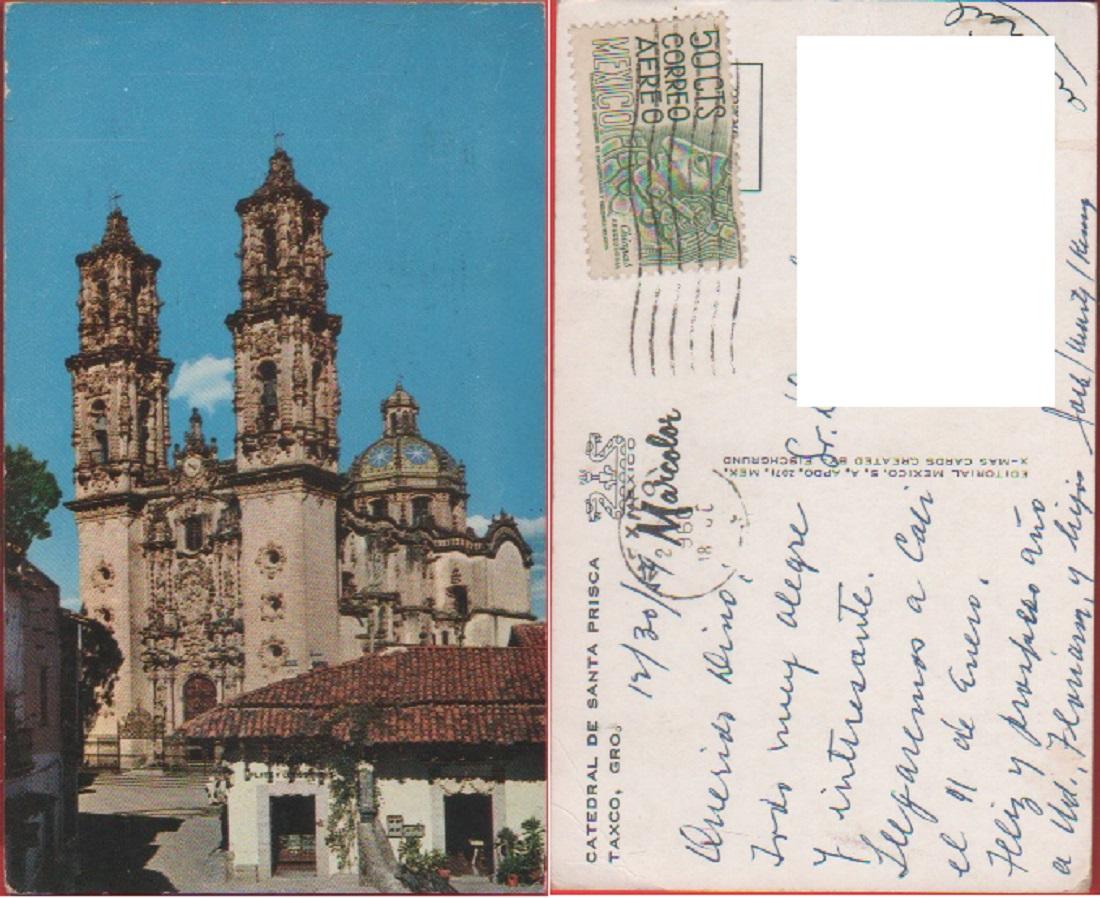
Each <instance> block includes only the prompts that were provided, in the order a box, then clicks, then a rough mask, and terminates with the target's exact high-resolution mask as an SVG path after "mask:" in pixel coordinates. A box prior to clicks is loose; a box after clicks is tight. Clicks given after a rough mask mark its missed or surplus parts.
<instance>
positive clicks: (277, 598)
mask: <svg viewBox="0 0 1100 898" xmlns="http://www.w3.org/2000/svg"><path fill="white" fill-rule="evenodd" d="M284 617H286V600H285V599H284V598H283V594H282V593H281V592H269V593H266V594H265V595H264V596H263V597H262V598H261V599H260V619H261V620H265V621H277V620H282V619H283V618H284Z"/></svg>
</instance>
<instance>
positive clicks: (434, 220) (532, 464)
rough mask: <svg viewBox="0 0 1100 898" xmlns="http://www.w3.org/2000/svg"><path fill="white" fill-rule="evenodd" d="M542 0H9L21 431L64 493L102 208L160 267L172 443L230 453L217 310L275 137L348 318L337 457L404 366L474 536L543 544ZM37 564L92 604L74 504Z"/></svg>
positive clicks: (9, 129) (17, 437)
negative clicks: (241, 208)
mask: <svg viewBox="0 0 1100 898" xmlns="http://www.w3.org/2000/svg"><path fill="white" fill-rule="evenodd" d="M544 28H545V23H544V17H543V9H542V6H541V5H526V4H523V5H519V4H502V5H488V4H478V5H466V4H463V5H435V4H430V5H408V6H404V5H373V4H367V5H362V6H360V5H342V4H340V5H300V6H298V5H283V4H279V5H271V6H264V5H240V6H224V5H194V6H192V5H169V4H157V5H144V4H142V5H138V4H133V5H131V4H122V5H117V6H99V5H84V4H76V5H68V6H63V5H56V6H55V5H45V4H24V5H18V6H14V7H8V8H7V36H6V44H7V47H6V49H7V62H8V67H9V68H8V74H7V86H8V90H9V95H8V98H7V102H6V107H5V157H4V159H5V165H4V170H5V172H4V173H5V192H6V206H5V243H6V246H5V251H6V268H5V273H6V296H5V307H4V315H5V328H4V331H5V337H4V340H5V346H4V351H5V360H4V374H5V396H4V402H5V410H4V415H5V421H4V427H5V438H6V440H7V441H8V442H10V443H23V444H25V445H27V446H28V447H29V448H30V449H31V450H32V451H33V452H34V453H35V454H36V455H37V456H39V457H40V458H45V459H46V460H47V461H48V463H49V466H50V469H51V470H52V471H53V472H54V474H55V476H56V477H57V479H58V482H59V484H60V485H61V488H62V490H63V492H64V496H65V498H66V499H68V498H71V496H72V454H71V452H72V450H71V445H70V435H71V434H70V431H71V406H70V382H69V375H68V372H67V371H66V370H65V367H64V359H65V357H66V356H67V355H70V354H71V353H73V352H75V351H76V343H77V330H76V327H77V314H76V295H77V286H78V280H77V271H76V266H75V264H74V261H73V259H74V256H75V255H76V254H77V253H79V252H82V251H84V250H86V249H89V248H90V247H91V246H92V245H93V244H94V243H96V242H97V241H98V240H99V238H100V236H101V235H102V233H103V224H104V220H105V217H106V214H107V211H108V208H109V205H108V197H109V196H110V194H112V193H115V192H117V193H121V194H122V199H121V206H122V209H123V211H124V212H125V214H126V215H127V217H128V218H129V220H130V226H131V229H132V231H133V233H134V237H135V239H136V240H137V242H138V243H139V244H140V245H141V246H142V247H143V249H145V250H146V252H150V253H152V254H153V255H155V256H157V257H158V258H160V259H161V261H162V263H163V265H162V268H161V270H160V278H159V287H160V295H161V299H162V300H163V301H164V308H163V309H162V311H161V328H162V345H161V351H162V354H163V355H166V356H167V357H169V358H171V359H173V360H174V361H175V362H176V372H175V374H174V375H173V393H172V401H171V403H170V413H171V427H172V438H173V441H174V442H175V441H181V440H182V434H183V430H184V428H185V427H186V423H187V415H188V413H189V410H190V406H191V405H192V404H200V405H202V406H203V414H204V418H205V421H206V430H207V433H208V434H213V435H216V436H217V437H218V442H219V443H220V444H221V446H222V447H223V448H222V451H223V454H226V453H228V452H229V451H230V447H231V446H232V445H233V414H232V408H231V405H230V401H229V400H230V392H229V389H228V380H227V379H226V377H227V375H228V373H229V367H228V364H227V362H226V361H225V360H227V359H228V358H229V357H230V354H231V341H230V336H229V332H228V330H227V329H226V327H225V324H224V319H225V316H226V315H227V314H228V313H230V312H231V311H233V309H234V308H236V306H237V305H238V303H239V295H238V293H237V287H236V281H237V277H238V274H239V270H238V261H237V259H236V258H235V257H234V252H235V251H236V249H237V246H238V242H239V239H240V231H239V223H238V219H237V216H236V214H235V213H234V211H233V206H234V204H235V203H236V201H237V200H238V199H240V198H241V197H244V196H246V195H248V194H249V193H251V192H252V191H253V190H254V189H255V188H256V187H257V186H259V184H260V183H261V182H262V180H263V176H264V174H265V172H266V168H267V160H268V157H269V156H270V155H271V152H272V148H273V134H274V132H275V131H276V130H278V131H282V132H283V133H284V134H285V135H286V136H285V138H283V144H284V146H285V148H286V149H287V151H288V152H289V153H290V155H291V156H292V157H293V158H294V163H295V168H296V170H297V174H298V178H299V180H300V181H301V182H302V183H303V184H304V185H305V186H306V187H308V188H309V189H310V190H312V191H313V193H314V195H315V196H317V197H318V198H320V199H322V200H324V201H325V202H326V203H327V204H328V205H329V206H330V207H331V212H330V213H329V216H328V218H327V220H326V226H325V239H326V242H327V244H328V246H329V249H330V250H331V251H332V253H333V255H332V258H331V259H330V260H329V269H328V279H329V283H330V290H329V298H328V303H329V308H330V310H331V311H333V312H336V313H338V314H340V315H342V316H343V318H344V327H343V333H342V335H341V337H340V342H339V352H338V355H337V365H338V368H339V373H340V383H341V387H342V390H343V406H342V413H341V422H340V438H341V446H342V450H341V467H342V468H343V469H346V468H347V466H348V464H350V462H351V460H352V459H353V457H354V456H355V454H356V453H358V452H359V451H361V450H362V449H363V448H365V447H366V446H367V445H368V444H369V443H370V442H371V441H372V440H374V439H375V438H376V437H377V436H378V434H379V431H380V420H379V414H378V404H379V402H380V400H381V399H382V398H384V397H385V396H386V395H387V394H388V393H389V391H390V390H391V389H392V388H393V384H394V381H395V380H396V379H397V378H398V377H399V376H400V377H401V378H402V379H403V382H404V384H405V386H406V388H407V389H409V390H410V392H412V393H413V395H414V396H416V398H417V400H418V402H419V403H420V407H421V414H420V423H421V430H422V432H423V433H424V435H425V436H426V437H428V438H429V439H432V440H435V441H436V442H439V443H442V444H443V445H445V446H446V447H447V448H448V449H449V450H450V451H451V452H452V453H453V454H454V455H456V456H457V457H459V458H460V459H462V460H463V461H465V463H466V466H467V475H468V478H469V488H470V493H471V498H470V513H471V515H473V516H475V517H474V521H475V524H476V523H481V522H482V520H481V519H484V518H488V517H489V516H490V515H492V514H494V513H496V512H497V511H499V510H500V509H501V508H502V507H503V508H506V509H507V510H508V511H509V512H510V513H512V514H513V515H515V516H516V517H518V518H520V519H521V522H522V526H523V528H524V530H525V531H526V533H527V534H528V538H529V540H530V541H531V542H532V544H533V546H534V547H535V549H536V551H537V560H538V562H539V565H540V566H539V567H537V568H536V584H535V590H536V594H537V595H538V610H539V611H540V612H541V611H542V608H543V605H542V600H541V592H542V574H543V568H542V567H541V564H542V562H543V559H544V547H545V523H544V522H545V518H544V514H545V508H544V506H545V476H544V446H545V420H544V417H545V416H544V390H545V376H544V361H545V354H544V344H545V341H544V234H545V225H544V187H545V184H544V143H545V133H544V110H545V100H544V75H543V68H544V63H543V60H544ZM50 524H51V527H52V528H53V533H54V535H53V537H52V538H51V539H49V540H45V541H40V542H39V543H37V544H36V545H35V546H34V547H33V548H32V550H31V558H32V560H34V561H35V563H36V564H38V565H39V566H41V567H42V568H43V569H44V570H45V571H46V572H47V573H48V574H49V575H50V576H51V577H53V578H54V579H55V580H56V581H57V582H58V583H59V584H60V586H61V590H62V595H63V597H65V599H66V603H67V604H73V603H74V602H75V600H76V599H77V597H78V589H77V582H76V534H75V528H74V526H73V523H72V516H71V514H70V513H69V512H68V511H66V510H65V509H64V508H59V509H58V510H57V511H56V512H54V514H53V515H52V516H51V518H50Z"/></svg>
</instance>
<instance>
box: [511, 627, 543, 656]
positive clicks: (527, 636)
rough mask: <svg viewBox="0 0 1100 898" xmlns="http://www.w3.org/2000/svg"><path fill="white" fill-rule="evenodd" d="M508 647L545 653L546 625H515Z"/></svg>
mask: <svg viewBox="0 0 1100 898" xmlns="http://www.w3.org/2000/svg"><path fill="white" fill-rule="evenodd" d="M508 644H509V645H518V646H523V647H524V648H532V649H542V651H544V652H545V651H546V624H516V625H515V626H514V627H512V638H511V639H510V640H509V641H508Z"/></svg>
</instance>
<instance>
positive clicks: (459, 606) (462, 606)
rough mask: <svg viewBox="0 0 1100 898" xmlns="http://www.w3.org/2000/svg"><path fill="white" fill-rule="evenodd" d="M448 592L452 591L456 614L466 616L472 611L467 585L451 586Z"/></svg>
mask: <svg viewBox="0 0 1100 898" xmlns="http://www.w3.org/2000/svg"><path fill="white" fill-rule="evenodd" d="M447 592H448V593H450V596H451V599H452V601H453V602H454V609H455V614H457V615H458V616H459V617H466V615H467V614H468V613H469V611H470V595H469V592H468V591H467V589H466V587H465V586H449V587H447Z"/></svg>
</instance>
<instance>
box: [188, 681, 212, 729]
mask: <svg viewBox="0 0 1100 898" xmlns="http://www.w3.org/2000/svg"><path fill="white" fill-rule="evenodd" d="M217 703H218V687H217V686H215V685H214V681H213V680H211V679H210V677H208V676H207V675H206V674H192V675H191V676H189V677H188V678H187V682H185V683H184V684H183V719H184V720H190V719H191V718H192V717H197V716H198V715H199V714H202V713H203V711H209V710H210V709H211V708H213V707H214V706H215V705H216V704H217Z"/></svg>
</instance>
